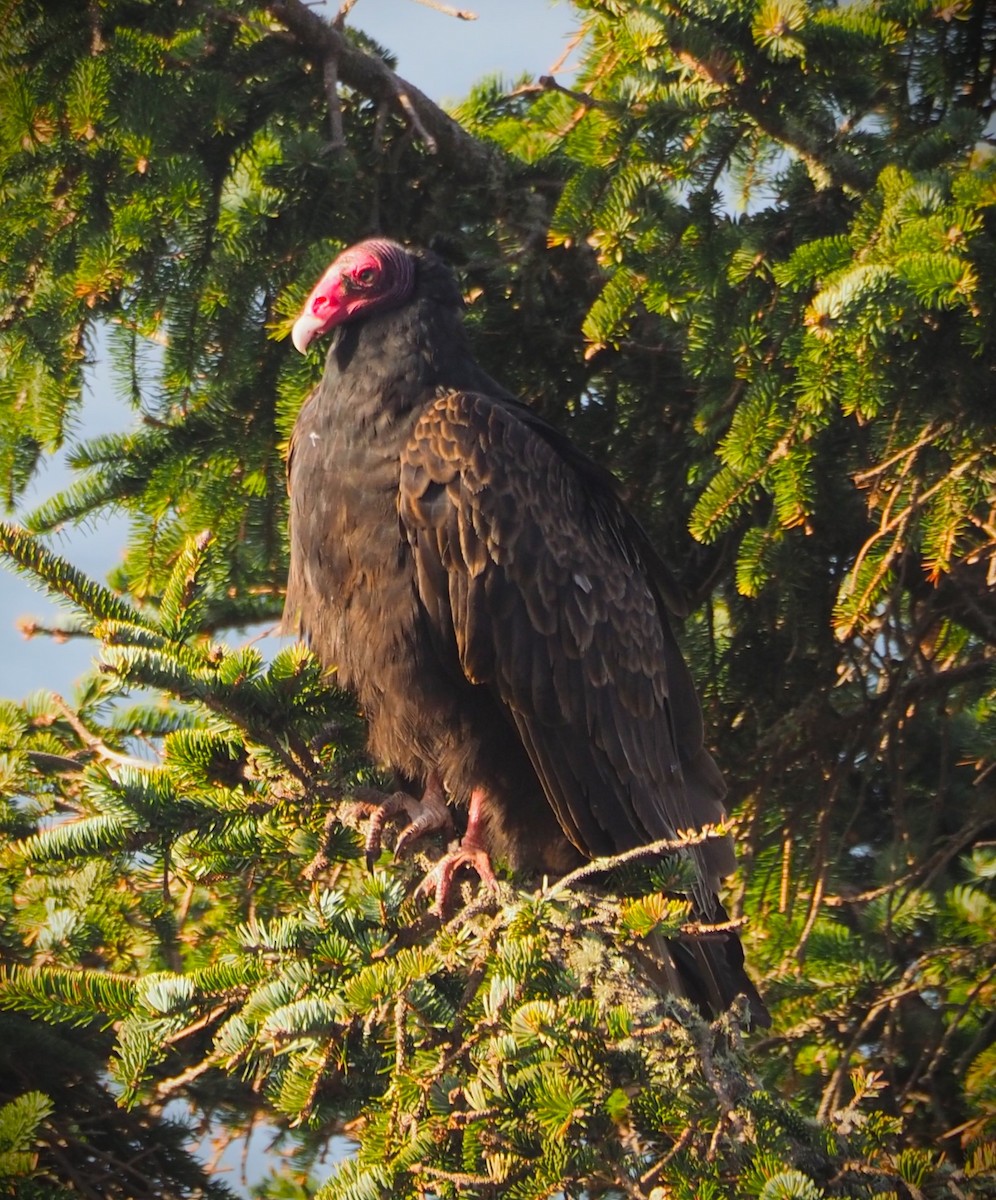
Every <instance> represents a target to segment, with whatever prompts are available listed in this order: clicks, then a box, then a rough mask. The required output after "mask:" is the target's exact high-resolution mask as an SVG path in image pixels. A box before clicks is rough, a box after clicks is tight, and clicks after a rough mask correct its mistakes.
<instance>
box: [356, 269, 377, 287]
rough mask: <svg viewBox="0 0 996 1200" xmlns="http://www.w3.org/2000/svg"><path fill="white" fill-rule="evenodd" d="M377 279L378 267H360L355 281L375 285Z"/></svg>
mask: <svg viewBox="0 0 996 1200" xmlns="http://www.w3.org/2000/svg"><path fill="white" fill-rule="evenodd" d="M376 278H377V268H376V267H360V269H359V270H358V271H357V272H356V275H355V279H356V282H357V283H373V281H374V280H375V279H376Z"/></svg>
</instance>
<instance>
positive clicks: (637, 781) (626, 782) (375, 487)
mask: <svg viewBox="0 0 996 1200" xmlns="http://www.w3.org/2000/svg"><path fill="white" fill-rule="evenodd" d="M461 308H462V299H461V294H460V291H459V289H458V287H457V283H456V280H455V279H454V277H453V275H452V273H451V272H450V270H449V269H448V268H447V267H446V266H445V265H444V263H443V262H442V261H441V259H440V258H438V257H437V256H436V255H435V254H433V253H431V252H428V251H422V250H412V249H407V248H405V247H403V246H401V245H399V244H398V243H396V242H393V241H388V240H386V239H380V238H378V239H373V240H369V241H365V242H361V243H360V244H359V245H356V246H353V247H351V248H350V249H347V250H345V251H343V252H342V253H341V254H340V255H339V256H338V258H336V260H335V261H334V262H333V263H332V265H331V266H330V267H329V268H328V270H327V271H326V272H325V274H324V275H323V276H322V277H321V279H320V280H319V282H318V283H317V285H316V286H315V288H314V290H313V291H312V292H311V295H310V296H309V297H308V299H307V302H306V303H305V306H304V310H303V312H302V313H301V316H300V317H299V318H298V320H297V321H296V323H295V325H294V329H293V335H292V336H293V342H294V345H295V347H296V348H297V349H298V350H299V351H301V352H302V353H305V352H306V351H307V348H308V346H309V344H310V343H311V341H312V339H314V338H316V337H318V336H319V335H321V334H324V333H326V332H328V331H329V330H333V329H334V330H335V336H334V338H333V341H332V344H331V348H330V350H329V352H328V359H327V362H326V365H325V373H324V376H323V378H322V381H321V384H320V385H319V386H318V387H317V388H316V390H315V391H314V393H313V394H312V395H311V396H310V397H309V398H308V400H307V401H306V402H305V404H304V406H303V408H302V410H301V413H300V415H299V417H298V419H297V424H296V425H295V428H294V432H293V436H292V439H291V449H290V457H289V465H288V480H289V488H290V496H291V523H290V529H291V565H290V577H289V580H288V586H287V602H286V609H285V628H286V629H288V631H292V632H297V633H301V634H303V635H304V636H305V637H306V638H307V639H308V641H309V642H310V644H311V646H312V648H313V649H314V651H315V652H316V653H317V655H318V656H319V658H320V659H321V660H322V661H323V662H324V663H325V664H326V665H327V666H328V667H330V668H331V667H334V668H335V669H336V671H337V678H338V682H339V683H341V684H342V685H344V686H346V687H348V688H350V689H352V690H353V692H354V693H355V695H356V696H357V698H358V700H359V702H360V705H361V708H362V710H363V712H364V714H365V716H366V719H367V721H368V723H369V744H370V749H371V751H372V753H373V755H374V756H375V757H376V758H377V759H378V760H380V761H381V762H383V763H385V764H389V765H391V766H392V767H393V768H394V769H396V770H397V771H398V772H399V773H400V775H401V776H402V777H404V778H406V779H407V780H409V781H411V783H412V784H414V785H415V786H416V787H417V788H421V789H422V791H423V795H422V798H421V801H417V800H416V799H415V798H414V797H412V796H402V797H401V801H402V804H403V806H404V808H405V810H406V812H407V813H408V814H409V815H410V816H411V818H412V820H411V823H410V825H409V826H408V828H407V830H406V831H405V832H404V833H403V834H402V837H401V842H406V841H410V840H411V838H412V836H413V835H414V834H418V833H421V832H423V831H424V830H425V829H427V828H430V827H436V828H442V827H445V825H446V823H447V822H448V820H449V813H448V809H447V808H446V801H447V800H449V801H451V802H453V803H454V804H455V805H457V806H459V807H461V808H463V807H465V808H466V809H467V810H468V816H467V827H466V832H465V833H464V835H463V838H462V840H461V842H460V843H459V845H458V846H456V847H455V848H453V849H451V851H450V853H449V854H448V855H447V856H446V857H445V858H444V859H443V862H442V864H440V865H439V866H437V868H436V870H435V872H434V875H433V878H432V886H434V887H435V890H436V893H437V906H439V907H441V906H442V904H443V902H444V897H445V892H446V890H447V888H448V887H449V883H450V880H451V877H452V874H453V871H454V870H455V869H456V867H458V866H459V865H461V864H463V863H470V864H472V865H473V866H475V867H476V869H477V870H478V873H479V874H480V875H481V877H482V879H483V880H484V881H492V880H493V875H492V873H491V864H490V856H491V855H500V856H501V857H502V858H504V859H505V860H506V861H507V862H508V863H509V864H510V865H511V866H512V867H514V868H523V869H536V870H542V871H544V872H549V873H563V872H565V871H567V870H570V869H571V868H572V867H575V866H577V865H579V864H580V863H582V862H584V861H585V860H586V859H589V858H592V857H596V856H602V855H612V854H616V853H619V852H621V851H625V850H630V849H633V848H636V847H639V846H643V845H646V844H648V843H650V842H653V841H656V840H658V839H662V838H669V837H673V836H674V835H675V834H676V833H677V832H678V831H687V830H696V829H699V828H701V826H703V825H705V824H707V823H713V822H718V821H721V820H722V819H723V817H724V815H725V811H724V808H723V795H724V791H725V788H724V784H723V780H722V776H721V775H720V773H719V771H718V769H717V767H716V765H715V763H714V762H713V760H712V758H711V757H710V755H709V753H708V752H707V751H706V749H705V747H704V746H703V742H702V737H703V734H702V718H701V713H700V709H699V705H698V701H697V699H696V695H695V690H694V688H693V686H692V681H691V678H690V676H689V673H688V669H687V667H686V666H685V663H684V661H683V659H682V656H681V654H680V652H679V650H678V646H677V643H676V641H675V638H674V635H673V633H672V631H671V627H670V624H669V622H668V617H667V614H666V611H665V597H666V596H667V593H668V591H669V588H670V586H671V585H670V580H669V576H668V574H667V572H666V570H665V569H664V566H663V564H662V563H661V562H660V560H659V559H658V557H657V555H656V554H655V553H654V551H653V549H652V548H651V546H650V544H649V542H648V539H647V537H646V535H645V533H644V532H643V530H642V529H641V528H640V526H639V525H638V524H637V522H636V520H635V519H634V518H633V517H632V516H631V514H630V513H629V512H628V511H627V510H626V508H625V507H624V505H623V503H622V501H621V499H620V497H619V495H618V493H617V491H616V488H615V486H614V483H613V480H612V477H611V476H610V475H609V474H608V473H607V472H606V471H604V470H603V469H602V468H601V467H599V466H598V465H596V464H595V463H593V462H592V461H591V460H589V459H588V458H586V457H585V456H584V455H583V454H582V453H581V452H580V451H579V450H577V449H576V448H575V447H574V446H572V445H571V444H570V442H569V441H567V439H566V438H565V437H564V436H563V434H561V433H559V432H557V430H555V429H554V428H552V427H551V426H550V425H549V424H547V422H546V421H544V420H543V419H542V418H541V417H540V416H539V415H538V414H537V413H535V412H534V411H532V410H531V409H530V408H528V407H527V406H526V405H525V404H523V403H521V402H520V401H519V400H518V399H516V398H515V397H514V396H513V395H511V394H510V393H509V392H508V391H506V389H505V388H503V387H501V385H500V384H498V383H495V381H494V380H493V379H491V378H490V377H489V376H488V375H487V374H485V372H484V371H483V370H481V368H480V367H479V366H478V365H477V363H476V362H475V361H474V358H473V356H472V355H471V352H470V349H469V347H468V343H467V341H466V338H465V335H464V333H463V329H462V325H461ZM393 799H394V809H393V810H392V811H395V810H397V808H398V803H397V797H395V798H393ZM683 853H685V854H686V855H687V857H689V858H690V859H691V860H692V865H693V870H694V876H695V883H694V886H693V898H694V904H695V908H696V913H697V916H698V917H699V919H701V920H703V921H706V922H715V921H722V920H723V919H725V914H724V912H723V910H722V907H721V906H720V903H719V900H718V899H717V895H716V893H717V889H718V887H719V881H720V879H721V878H722V877H723V876H724V875H727V874H729V873H730V872H731V871H732V870H733V869H734V865H735V861H734V855H733V849H732V844H731V842H730V840H729V839H714V840H710V841H705V842H703V843H701V844H699V845H697V846H695V847H693V848H690V849H688V850H686V851H684V852H683ZM669 953H670V955H671V958H672V962H671V964H670V966H669V968H668V969H669V974H670V976H671V977H672V980H673V976H674V975H675V974H677V975H678V976H679V977H680V981H681V986H682V988H683V990H684V991H685V993H686V994H688V995H690V996H691V997H692V998H693V999H695V1000H696V1001H697V1002H698V1003H699V1004H700V1005H702V1006H703V1007H704V1008H706V1009H708V1010H712V1011H716V1010H718V1009H720V1008H724V1007H725V1006H726V1005H727V1004H728V1003H729V1002H730V1001H731V1000H732V999H733V997H734V996H736V995H737V994H739V993H746V994H747V995H748V996H749V997H750V999H751V1001H752V1005H751V1007H752V1012H753V1017H754V1020H755V1021H757V1020H758V1018H759V1017H760V1018H761V1019H763V1016H764V1007H763V1005H762V1003H761V1001H760V998H759V997H758V995H757V992H756V991H755V989H754V988H753V986H752V985H751V983H750V981H749V979H748V977H747V975H746V973H745V971H744V969H743V953H742V950H741V947H740V943H739V940H738V939H737V938H736V936H735V935H734V934H732V933H731V934H729V935H728V936H725V937H717V938H714V939H710V940H701V939H699V940H694V941H693V940H689V941H686V942H681V941H680V940H679V941H676V942H675V943H674V944H673V945H672V946H671V949H670V951H669Z"/></svg>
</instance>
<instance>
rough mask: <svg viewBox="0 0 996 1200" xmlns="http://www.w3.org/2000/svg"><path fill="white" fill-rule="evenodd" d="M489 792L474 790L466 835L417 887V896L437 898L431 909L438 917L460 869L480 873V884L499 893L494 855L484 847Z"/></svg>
mask: <svg viewBox="0 0 996 1200" xmlns="http://www.w3.org/2000/svg"><path fill="white" fill-rule="evenodd" d="M486 801H487V792H485V791H484V789H483V788H474V790H473V792H472V793H471V796H470V812H469V814H468V816H467V832H466V833H465V834H464V835H463V837H462V838H461V839H460V841H459V842H458V843H456V845H454V846H453V847H451V848H450V849H449V850H447V851H446V853H445V854H444V855H443V857H442V858H441V859H440V860H439V862H437V863H436V865H435V866H434V867H433V868H432V870H431V871H430V872H429V873H428V875H426V877H425V878H424V879H423V880H422V882H421V883H420V884H419V885H418V892H417V894H418V895H422V896H435V898H436V899H435V902H434V903H433V905H432V907H431V908H430V909H429V911H430V912H431V913H435V915H436V916H437V917H442V916H443V915H444V914H445V912H446V905H447V902H448V901H449V896H450V891H451V890H452V888H453V879H454V876H455V875H456V873H457V871H459V870H460V869H461V867H470V868H471V869H472V870H474V871H476V872H477V875H478V877H479V878H480V880H481V883H483V884H484V886H485V887H486V888H490V889H491V891H493V892H497V891H498V880H497V878H496V877H495V872H494V868H493V867H492V866H491V856H490V855H489V854H488V851H487V849H486V848H485V845H484V820H485V818H484V806H485V803H486Z"/></svg>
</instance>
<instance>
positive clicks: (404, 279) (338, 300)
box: [291, 238, 418, 354]
mask: <svg viewBox="0 0 996 1200" xmlns="http://www.w3.org/2000/svg"><path fill="white" fill-rule="evenodd" d="M417 264H418V259H417V257H416V256H415V255H414V254H412V253H411V252H410V251H408V250H406V249H405V247H404V246H401V245H399V244H398V243H397V242H391V241H388V240H387V239H386V238H371V239H370V240H369V241H366V242H359V243H358V244H357V245H355V246H350V248H349V249H348V250H344V251H343V252H342V254H340V255H339V257H338V258H337V259H336V260H335V261H334V262H333V263H332V265H331V266H330V267H329V269H328V270H327V271H326V272H325V274H324V275H323V276H322V277H321V279H319V281H318V282H317V283H316V284H315V286H314V288H313V289H312V291H311V295H310V296H309V297H308V299H307V300H306V301H305V303H304V309H303V310H302V312H301V315H300V316H299V317H298V319H297V320H296V321H295V322H294V329H293V332H292V333H291V341H293V343H294V348H295V349H296V350H298V351H300V353H301V354H306V353H307V350H308V346H309V344H310V343H311V342H312V341H313V340H314V339H315V338H316V337H321V336H322V334H325V333H328V332H329V330H331V329H335V328H336V327H337V326H339V325H345V324H346V323H347V322H349V321H354V320H357V319H359V318H366V317H369V316H372V315H373V314H374V313H377V312H381V311H382V310H384V309H390V308H397V307H398V306H399V305H401V304H404V303H405V301H406V300H408V299H409V298H410V297H411V295H412V292H413V290H414V288H415V277H416V268H417Z"/></svg>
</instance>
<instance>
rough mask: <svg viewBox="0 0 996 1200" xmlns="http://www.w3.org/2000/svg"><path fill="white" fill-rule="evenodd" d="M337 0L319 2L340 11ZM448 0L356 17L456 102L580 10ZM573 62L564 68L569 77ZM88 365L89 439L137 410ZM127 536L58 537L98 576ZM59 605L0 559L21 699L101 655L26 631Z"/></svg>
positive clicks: (56, 466) (15, 694)
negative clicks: (25, 625) (452, 11)
mask: <svg viewBox="0 0 996 1200" xmlns="http://www.w3.org/2000/svg"><path fill="white" fill-rule="evenodd" d="M338 7H339V5H338V2H337V0H332V2H331V3H330V2H328V0H327V2H326V3H325V4H324V5H322V4H319V5H316V8H317V9H318V11H323V10H324V12H325V14H326V15H328V16H334V15H335V13H336V12H337V11H338ZM444 7H445V6H444V5H443V4H442V0H439V3H436V0H356V3H355V5H354V6H353V7H352V9H351V12H350V15H349V23H350V24H351V25H353V26H354V27H356V28H359V29H362V30H363V31H364V32H366V33H367V34H369V35H370V36H371V37H372V38H374V39H375V40H376V41H377V42H379V43H380V44H381V45H382V46H384V47H386V48H387V49H388V50H390V51H391V52H392V53H393V54H395V55H396V56H397V59H398V72H399V74H400V75H401V76H402V78H404V79H406V80H407V81H408V82H409V83H411V84H413V85H414V86H415V87H417V88H419V89H420V90H421V91H423V92H425V93H426V94H427V95H428V96H430V97H431V98H432V99H434V100H436V101H438V102H439V103H441V104H446V103H447V102H454V101H457V100H459V99H460V98H461V97H462V96H464V95H465V94H466V93H467V91H469V89H470V87H471V85H472V84H473V83H474V82H476V81H477V80H479V79H482V78H484V77H485V76H487V75H493V74H499V75H501V76H502V77H503V78H505V79H506V80H507V81H509V82H511V81H514V80H517V79H518V78H519V77H520V76H521V75H523V74H529V75H531V76H533V77H536V76H538V75H542V74H547V73H549V72H550V71H551V68H553V67H554V66H555V65H556V64H557V63H558V60H560V58H561V57H562V55H563V54H564V52H565V50H566V49H567V48H568V45H569V43H570V41H571V38H572V35H573V32H574V28H575V14H574V12H573V10H572V9H571V7H570V6H569V5H568V4H566V3H557V2H555V0H457V2H456V3H455V4H453V5H451V6H450V7H452V8H458V9H460V10H463V11H470V12H473V13H475V14H476V20H472V21H470V20H458V19H456V18H454V17H453V16H450V15H448V14H447V13H446V12H445V11H441V10H442V9H443V8H444ZM569 68H570V63H568V64H567V65H566V66H565V68H562V69H561V68H558V71H557V74H558V78H561V79H566V78H568V77H569ZM96 357H97V361H96V363H95V365H94V367H93V368H92V370H91V371H90V373H89V378H88V381H87V388H86V396H85V403H84V408H83V413H82V416H81V418H80V419H79V421H78V422H77V423H76V425H75V427H74V431H73V440H76V441H80V440H85V439H87V438H90V437H94V436H96V435H97V434H100V433H106V432H111V431H113V430H118V429H120V428H121V425H122V423H129V424H130V423H131V421H132V420H133V419H134V417H133V413H132V411H131V410H130V409H128V408H127V407H126V406H125V405H124V404H123V403H122V402H120V401H118V400H116V398H115V395H114V389H113V386H112V383H111V380H110V378H109V376H108V373H107V369H106V363H105V362H104V361H103V358H102V356H101V355H100V353H99V347H98V350H97V356H96ZM68 480H69V474H68V471H67V469H66V468H65V465H64V453H63V454H60V455H56V456H52V457H50V458H48V459H47V460H46V461H45V463H44V464H43V466H42V469H41V471H40V472H39V474H38V476H37V478H36V479H35V481H34V483H33V484H32V486H31V488H30V490H29V492H28V493H27V495H26V497H25V499H24V501H23V503H22V504H21V505H20V506H19V509H18V513H15V514H14V519H15V520H16V519H17V518H18V516H19V515H20V514H23V513H27V512H30V511H31V510H32V509H33V508H35V507H36V506H37V505H39V504H41V503H42V501H44V500H45V499H47V498H48V497H49V496H51V495H52V494H53V493H54V492H56V491H58V490H59V489H60V488H62V487H64V486H65V485H66V483H67V482H68ZM125 536H126V524H125V521H124V519H123V518H121V517H114V516H110V517H102V518H101V519H100V520H99V521H97V522H96V523H95V524H93V525H91V526H89V527H87V528H84V529H76V528H74V529H68V530H64V531H61V532H60V533H58V534H57V535H55V536H54V537H52V538H51V539H49V544H50V546H51V547H52V549H53V550H55V551H56V552H57V553H58V554H61V555H62V556H63V557H64V558H67V559H68V560H69V561H70V562H72V563H73V565H74V566H77V567H79V568H80V569H81V570H83V571H85V572H86V573H87V574H89V575H91V576H92V577H93V578H95V579H98V580H100V581H102V582H103V581H104V580H105V579H106V576H107V573H108V572H109V571H110V570H111V569H112V568H113V566H114V564H115V563H116V562H117V561H118V559H119V557H120V552H121V548H122V546H123V544H124V540H125ZM58 617H59V610H58V608H57V606H56V605H54V604H53V603H52V602H50V601H49V600H48V599H47V598H46V597H45V596H44V595H43V594H42V593H40V592H39V591H38V590H36V589H35V587H34V586H33V585H32V584H30V583H29V582H28V581H27V580H26V579H24V578H23V577H21V576H18V575H16V574H14V573H13V572H11V571H10V570H9V569H7V568H5V567H3V566H0V697H4V696H6V697H11V698H13V699H22V698H23V697H24V696H26V695H27V694H28V693H29V692H32V691H34V690H35V689H36V688H39V687H45V688H51V689H52V690H54V691H57V692H62V693H64V694H66V695H67V696H70V695H71V694H72V686H73V682H74V681H75V680H76V679H78V678H79V676H80V675H82V674H83V672H84V671H86V670H87V668H88V667H89V665H90V662H91V659H92V657H93V646H92V644H91V643H90V642H89V641H88V640H85V639H72V640H70V641H66V642H56V641H54V640H53V639H51V638H47V637H41V636H39V637H35V638H32V639H31V640H30V641H29V640H27V639H25V638H24V637H23V636H22V634H21V633H20V631H19V629H18V623H19V622H20V621H22V620H23V619H28V620H36V619H37V620H38V621H40V622H41V623H42V624H52V623H58Z"/></svg>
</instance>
